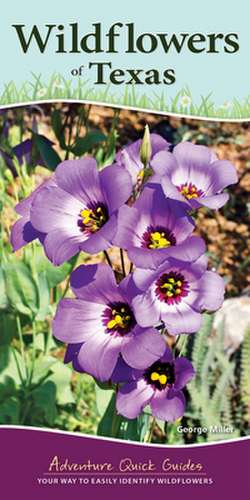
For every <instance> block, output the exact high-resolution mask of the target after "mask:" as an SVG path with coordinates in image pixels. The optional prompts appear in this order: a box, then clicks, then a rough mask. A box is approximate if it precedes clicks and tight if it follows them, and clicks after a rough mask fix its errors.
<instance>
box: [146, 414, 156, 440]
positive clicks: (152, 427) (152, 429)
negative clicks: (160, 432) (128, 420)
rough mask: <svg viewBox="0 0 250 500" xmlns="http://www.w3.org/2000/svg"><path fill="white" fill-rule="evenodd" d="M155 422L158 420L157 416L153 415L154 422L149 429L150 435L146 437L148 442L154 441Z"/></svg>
mask: <svg viewBox="0 0 250 500" xmlns="http://www.w3.org/2000/svg"><path fill="white" fill-rule="evenodd" d="M155 422H156V419H155V417H153V419H152V422H151V426H150V429H149V433H148V437H147V439H146V442H147V443H151V441H152V437H153V432H154V428H155Z"/></svg>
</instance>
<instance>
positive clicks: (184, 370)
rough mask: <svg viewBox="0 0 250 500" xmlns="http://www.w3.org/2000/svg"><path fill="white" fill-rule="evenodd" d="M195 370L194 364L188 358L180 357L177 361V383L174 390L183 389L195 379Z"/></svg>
mask: <svg viewBox="0 0 250 500" xmlns="http://www.w3.org/2000/svg"><path fill="white" fill-rule="evenodd" d="M194 375H195V370H194V368H193V365H192V363H190V361H189V360H188V359H187V358H184V357H179V358H176V359H175V382H174V388H175V389H177V390H179V389H182V388H183V387H184V386H185V385H186V384H188V382H190V380H191V379H192V378H193V377H194Z"/></svg>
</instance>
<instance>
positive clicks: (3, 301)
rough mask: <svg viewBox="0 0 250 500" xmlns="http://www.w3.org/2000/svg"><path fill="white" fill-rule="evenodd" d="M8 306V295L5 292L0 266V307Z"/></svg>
mask: <svg viewBox="0 0 250 500" xmlns="http://www.w3.org/2000/svg"><path fill="white" fill-rule="evenodd" d="M7 307H8V297H7V293H6V286H5V279H4V273H3V269H2V268H1V267H0V309H6V308H7Z"/></svg>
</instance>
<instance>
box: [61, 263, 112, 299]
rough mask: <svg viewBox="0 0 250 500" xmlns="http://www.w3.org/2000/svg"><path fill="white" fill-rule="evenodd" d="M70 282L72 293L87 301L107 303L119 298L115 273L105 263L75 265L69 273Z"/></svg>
mask: <svg viewBox="0 0 250 500" xmlns="http://www.w3.org/2000/svg"><path fill="white" fill-rule="evenodd" d="M70 284H71V288H72V290H73V292H74V294H75V295H76V296H77V297H78V298H80V299H83V300H86V301H88V302H97V303H99V304H106V305H107V304H108V303H109V302H112V301H120V300H121V295H120V293H119V291H118V287H117V284H116V280H115V275H114V273H113V271H112V269H111V268H110V266H108V265H107V264H91V265H81V266H79V267H77V268H76V269H75V270H74V271H73V272H72V274H71V277H70Z"/></svg>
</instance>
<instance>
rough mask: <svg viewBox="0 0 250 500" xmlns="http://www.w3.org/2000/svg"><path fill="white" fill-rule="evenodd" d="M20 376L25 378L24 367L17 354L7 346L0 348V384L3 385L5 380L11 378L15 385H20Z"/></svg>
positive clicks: (20, 357)
mask: <svg viewBox="0 0 250 500" xmlns="http://www.w3.org/2000/svg"><path fill="white" fill-rule="evenodd" d="M18 367H19V369H18ZM19 370H20V372H21V376H22V378H23V379H24V378H25V365H24V360H23V359H22V356H21V355H20V354H19V352H18V351H17V350H16V349H15V348H12V347H10V346H8V345H3V346H1V348H0V383H3V384H5V383H6V378H11V379H12V380H13V381H14V383H15V385H16V386H18V385H21V383H22V381H21V378H20V372H19Z"/></svg>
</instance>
